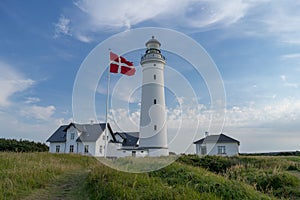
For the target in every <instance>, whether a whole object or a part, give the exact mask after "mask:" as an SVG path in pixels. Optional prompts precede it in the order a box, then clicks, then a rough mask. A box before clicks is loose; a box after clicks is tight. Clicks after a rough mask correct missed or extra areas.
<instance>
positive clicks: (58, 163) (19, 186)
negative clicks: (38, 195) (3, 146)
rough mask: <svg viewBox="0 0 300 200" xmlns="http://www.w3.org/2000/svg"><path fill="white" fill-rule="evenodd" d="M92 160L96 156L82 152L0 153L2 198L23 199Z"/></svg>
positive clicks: (0, 192)
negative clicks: (70, 153)
mask: <svg viewBox="0 0 300 200" xmlns="http://www.w3.org/2000/svg"><path fill="white" fill-rule="evenodd" d="M92 163H95V161H94V159H91V158H89V157H83V156H79V155H62V154H60V155H58V154H49V153H0V180H1V181H0V199H20V198H21V197H24V196H26V195H28V194H30V193H32V192H33V191H34V190H35V189H39V188H44V187H46V186H47V184H48V183H49V182H51V181H54V180H56V179H58V178H59V177H60V176H63V175H64V174H66V173H68V172H70V171H76V170H83V169H85V168H86V167H87V166H89V165H91V164H92Z"/></svg>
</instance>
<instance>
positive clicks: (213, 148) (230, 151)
mask: <svg viewBox="0 0 300 200" xmlns="http://www.w3.org/2000/svg"><path fill="white" fill-rule="evenodd" d="M201 146H206V151H207V155H221V156H234V155H238V153H239V146H238V144H237V143H217V144H215V143H207V144H196V153H197V154H198V155H201ZM218 146H225V153H226V154H218Z"/></svg>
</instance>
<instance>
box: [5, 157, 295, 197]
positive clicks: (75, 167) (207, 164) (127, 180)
mask: <svg viewBox="0 0 300 200" xmlns="http://www.w3.org/2000/svg"><path fill="white" fill-rule="evenodd" d="M172 159H173V158H172ZM172 159H171V160H172ZM108 163H110V164H112V163H114V164H115V163H117V164H118V166H121V165H124V166H125V167H123V168H122V169H124V170H128V169H132V171H136V170H139V167H145V166H147V165H149V166H151V165H152V166H157V163H155V162H153V161H152V160H151V159H150V158H145V159H137V160H135V159H134V158H123V159H120V160H119V161H118V160H115V161H109V162H108ZM136 163H139V165H135V164H136ZM105 164H107V163H105ZM299 166H300V157H297V156H288V157H286V156H285V157H280V156H276V157H274V156H239V157H216V156H205V157H198V156H195V155H187V156H182V157H180V158H179V159H178V160H177V161H176V162H174V163H172V164H171V165H168V166H167V167H164V168H161V169H160V170H157V171H152V172H147V173H126V172H122V171H117V170H114V169H112V168H110V167H107V166H105V165H104V164H101V163H100V162H99V161H97V160H96V159H94V158H93V157H88V156H81V155H70V154H69V155H67V154H50V153H12V152H11V153H8V152H2V153H0V180H1V181H0V200H1V199H24V198H25V197H27V199H61V198H63V199H300V194H299V191H300V168H299ZM146 169H148V168H146ZM145 171H146V170H145ZM74 191H75V192H74ZM70 192H72V195H73V196H70ZM42 194H45V195H48V196H47V198H44V197H45V196H43V195H42ZM41 195H42V196H41ZM76 197H77V198H76Z"/></svg>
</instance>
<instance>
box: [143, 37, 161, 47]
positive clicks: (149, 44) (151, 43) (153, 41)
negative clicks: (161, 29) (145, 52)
mask: <svg viewBox="0 0 300 200" xmlns="http://www.w3.org/2000/svg"><path fill="white" fill-rule="evenodd" d="M146 46H147V48H148V49H159V47H160V42H159V41H158V40H157V39H155V38H154V36H152V38H151V39H150V40H148V42H146Z"/></svg>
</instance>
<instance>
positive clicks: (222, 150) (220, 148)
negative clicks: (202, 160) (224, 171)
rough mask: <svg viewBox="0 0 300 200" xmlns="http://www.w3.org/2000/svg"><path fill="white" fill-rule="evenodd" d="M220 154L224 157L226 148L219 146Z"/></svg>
mask: <svg viewBox="0 0 300 200" xmlns="http://www.w3.org/2000/svg"><path fill="white" fill-rule="evenodd" d="M218 154H221V155H224V154H226V146H224V145H223V146H218Z"/></svg>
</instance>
